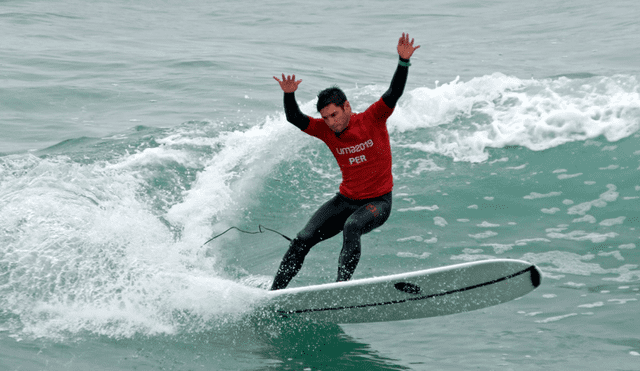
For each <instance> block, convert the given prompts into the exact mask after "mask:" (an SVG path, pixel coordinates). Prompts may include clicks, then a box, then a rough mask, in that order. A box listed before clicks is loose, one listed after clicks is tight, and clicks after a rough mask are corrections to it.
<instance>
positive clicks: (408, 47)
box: [382, 32, 420, 108]
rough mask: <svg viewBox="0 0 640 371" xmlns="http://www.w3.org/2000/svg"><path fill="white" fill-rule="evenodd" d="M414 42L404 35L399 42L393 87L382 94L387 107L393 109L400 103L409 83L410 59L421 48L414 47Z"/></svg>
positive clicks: (392, 80)
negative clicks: (399, 100) (398, 58)
mask: <svg viewBox="0 0 640 371" xmlns="http://www.w3.org/2000/svg"><path fill="white" fill-rule="evenodd" d="M413 42H414V40H413V39H411V41H409V34H405V33H404V32H403V33H402V36H401V37H400V39H399V40H398V57H400V60H399V61H398V67H397V68H396V72H395V73H394V74H393V78H392V79H391V85H390V86H389V89H387V91H386V92H384V94H382V100H383V101H384V103H385V104H386V105H387V107H390V108H393V107H395V106H396V103H398V99H400V97H401V96H402V93H403V92H404V87H405V85H406V83H407V76H408V75H409V66H410V65H411V63H409V59H410V58H411V56H412V55H413V52H414V51H416V49H418V48H419V47H420V45H417V46H415V47H414V46H413Z"/></svg>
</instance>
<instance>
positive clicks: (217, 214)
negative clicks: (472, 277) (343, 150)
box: [0, 0, 640, 370]
mask: <svg viewBox="0 0 640 371" xmlns="http://www.w3.org/2000/svg"><path fill="white" fill-rule="evenodd" d="M638 16H640V11H639V10H638V7H637V5H636V4H635V3H633V2H631V1H621V0H619V1H610V2H606V3H601V2H595V1H591V0H589V1H583V2H581V3H579V4H578V3H576V4H573V3H568V4H557V3H556V2H552V1H539V2H535V3H531V4H528V5H527V4H515V3H512V2H508V1H496V2H491V3H486V4H478V3H477V2H473V1H469V0H463V1H456V2H445V1H440V2H429V3H426V2H417V1H408V2H404V3H403V5H402V6H400V7H399V6H397V5H395V3H394V4H393V5H391V4H390V3H388V2H382V1H369V2H366V3H357V2H351V3H346V2H343V3H339V4H336V3H333V2H328V1H321V2H316V3H314V4H312V5H307V4H304V5H303V4H298V3H294V2H280V1H278V2H268V3H267V2H249V1H246V2H223V3H218V2H216V3H214V2H203V1H198V0H187V1H182V2H174V1H171V0H167V1H163V2H148V1H139V2H135V3H132V2H127V1H115V2H110V3H86V2H79V1H49V2H43V1H31V2H18V1H4V2H2V3H0V32H2V35H3V43H2V48H0V61H1V62H0V71H1V72H0V75H1V78H0V79H1V81H2V88H1V89H0V105H1V107H2V113H3V114H2V116H0V127H1V129H2V136H0V154H1V155H0V231H1V232H0V241H1V244H0V369H2V370H5V369H6V370H86V369H93V370H132V369H137V370H195V369H198V370H199V369H207V370H345V369H354V370H359V369H362V370H365V369H366V370H405V369H409V370H433V369H435V370H459V369H471V368H474V369H484V370H495V369H500V370H516V369H517V370H537V369H542V368H548V369H584V370H602V369H608V370H636V369H638V367H639V366H638V365H640V335H638V334H640V325H639V324H638V321H637V316H638V312H639V309H640V303H639V300H640V269H639V267H638V265H639V262H640V253H639V249H638V245H640V213H639V212H638V210H639V207H638V206H639V200H640V177H639V176H638V175H639V173H638V171H639V170H640V146H639V145H638V144H639V143H640V83H639V81H638V79H639V78H640V73H639V71H638V67H637V66H638V60H640V36H638V35H640V32H639V26H638V22H637V19H638ZM403 31H406V32H409V33H410V35H411V36H412V37H415V39H416V42H417V43H419V44H421V45H422V47H421V48H420V49H419V50H418V51H417V52H416V54H415V55H414V58H412V67H411V70H410V74H409V81H408V84H407V88H406V89H405V94H404V96H403V97H402V99H401V100H400V102H399V105H398V107H397V108H396V110H395V112H394V114H393V116H392V117H391V118H390V120H389V122H388V125H389V129H390V135H391V141H392V149H393V155H394V168H393V171H394V177H395V188H394V206H393V212H392V215H391V217H390V219H389V220H388V222H387V223H386V224H385V225H383V226H382V227H381V228H379V229H378V230H375V231H374V232H372V233H370V234H368V235H367V236H365V237H364V238H363V246H364V250H363V256H362V260H361V263H360V265H359V267H358V269H357V270H356V273H355V276H354V278H364V277H372V276H380V275H385V274H390V273H399V272H405V271H409V270H415V269H425V268H431V267H437V266H442V265H448V264H454V263H459V262H464V261H472V260H480V259H490V258H514V259H524V260H527V261H530V262H532V263H535V264H537V265H538V266H539V267H540V268H541V270H542V272H543V274H544V280H543V284H542V286H541V287H540V288H539V289H537V290H536V291H534V292H533V293H531V294H529V295H527V296H525V297H523V298H521V299H519V300H516V301H513V302H509V303H506V304H503V305H500V306H496V307H491V308H487V309H484V310H479V311H475V312H469V313H462V314H457V315H452V316H445V317H437V318H430V319H423V320H412V321H401V322H390V323H375V324H359V325H345V326H337V325H323V324H314V323H299V322H286V321H284V322H277V321H276V322H272V321H264V320H260V319H259V318H258V319H256V318H255V316H252V313H253V308H254V307H255V305H256V304H257V303H258V302H259V301H260V299H261V298H262V294H263V293H264V291H263V289H264V288H265V287H267V286H268V285H269V284H270V280H271V279H272V277H273V274H274V273H275V270H276V269H277V266H278V264H279V262H280V259H281V257H282V255H283V254H284V251H285V249H286V247H287V244H286V241H285V240H283V239H282V238H281V237H280V236H278V235H276V234H270V233H268V234H261V235H245V234H240V233H237V232H229V233H227V234H225V235H224V237H221V238H219V239H216V240H214V241H213V242H211V243H209V244H207V245H205V246H203V243H204V242H205V241H207V240H208V239H209V238H210V237H212V236H213V235H215V234H217V233H220V232H222V231H224V230H225V229H227V228H228V227H230V226H238V227H240V228H243V229H248V230H255V229H257V225H258V224H263V225H265V226H268V227H270V228H274V229H277V230H279V231H281V232H283V233H284V234H287V235H289V236H292V235H295V234H296V233H297V232H298V230H300V229H301V228H302V227H303V226H304V224H305V223H306V221H307V219H308V218H309V216H310V215H311V213H312V212H313V211H314V210H315V209H316V208H317V207H318V206H319V205H321V204H322V203H323V202H324V201H325V200H327V199H328V198H329V197H331V196H332V195H333V194H334V192H336V190H337V187H338V185H339V183H340V174H339V170H338V168H337V165H336V164H335V161H334V159H333V158H332V156H331V154H330V153H329V151H327V150H326V148H324V145H323V144H322V143H319V142H317V141H315V140H313V139H312V138H309V137H306V136H305V135H303V134H301V133H299V131H298V130H297V129H296V128H294V127H292V126H291V125H290V124H288V123H287V122H286V120H285V119H284V114H283V112H282V96H281V92H280V89H279V87H278V85H277V84H276V83H275V81H274V80H273V79H272V77H271V76H273V75H279V74H281V73H283V72H285V73H295V74H296V76H297V77H298V78H301V79H303V83H302V84H301V85H300V89H299V91H298V94H297V98H298V100H299V102H300V104H301V107H302V110H303V111H304V112H306V113H308V114H310V115H317V113H315V112H314V106H315V101H314V98H315V94H316V93H317V92H318V91H319V90H321V89H323V88H325V87H327V86H330V85H332V84H336V83H337V84H339V85H340V86H341V87H342V88H343V89H344V90H345V91H346V93H347V95H348V97H349V99H350V101H351V103H352V105H353V106H354V109H355V110H357V111H361V110H364V109H365V108H366V107H367V106H368V105H369V104H371V103H372V102H374V101H375V100H376V99H378V98H379V96H380V94H381V93H382V92H383V91H385V90H386V88H387V87H388V84H389V81H390V78H391V75H392V73H393V71H394V69H395V63H396V54H395V44H396V43H397V39H398V37H399V36H400V34H401V33H402V32H403ZM340 241H341V239H340V237H336V238H334V239H332V240H329V241H326V242H324V243H322V244H320V245H318V246H317V247H316V248H314V250H313V251H312V253H311V254H310V255H309V257H308V258H307V261H306V262H305V266H304V267H303V269H302V271H301V272H300V274H299V276H298V277H296V278H295V279H294V281H293V282H292V286H302V285H308V284H317V283H324V282H330V281H332V280H334V279H335V275H336V270H337V255H338V252H339V249H340Z"/></svg>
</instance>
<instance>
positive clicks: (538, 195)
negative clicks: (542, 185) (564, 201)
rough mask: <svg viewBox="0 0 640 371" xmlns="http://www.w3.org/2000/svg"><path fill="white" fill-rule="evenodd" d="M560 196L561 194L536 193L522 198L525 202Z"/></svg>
mask: <svg viewBox="0 0 640 371" xmlns="http://www.w3.org/2000/svg"><path fill="white" fill-rule="evenodd" d="M561 194H562V192H549V193H545V194H541V193H537V192H531V193H530V194H529V195H527V196H524V197H523V198H524V199H526V200H535V199H538V198H546V197H556V196H560V195H561Z"/></svg>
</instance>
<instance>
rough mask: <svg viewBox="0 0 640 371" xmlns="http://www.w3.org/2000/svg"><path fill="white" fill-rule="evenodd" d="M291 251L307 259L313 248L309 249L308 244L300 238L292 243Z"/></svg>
mask: <svg viewBox="0 0 640 371" xmlns="http://www.w3.org/2000/svg"><path fill="white" fill-rule="evenodd" d="M289 250H290V251H291V252H292V253H294V254H296V255H298V256H300V255H301V256H302V257H305V256H306V255H307V254H308V253H309V250H311V247H309V246H308V245H307V243H305V242H304V240H303V239H301V238H300V237H299V236H298V237H296V238H294V239H293V240H292V241H291V245H289Z"/></svg>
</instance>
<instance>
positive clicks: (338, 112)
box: [320, 102, 351, 133]
mask: <svg viewBox="0 0 640 371" xmlns="http://www.w3.org/2000/svg"><path fill="white" fill-rule="evenodd" d="M320 115H322V119H323V120H324V123H325V124H327V126H328V127H329V128H330V129H331V130H333V131H334V132H336V133H342V132H343V131H344V129H346V128H347V126H348V125H349V118H350V117H351V105H350V104H349V102H345V103H344V108H342V107H340V106H336V105H335V104H334V103H330V104H329V105H328V106H326V107H325V108H323V109H321V110H320Z"/></svg>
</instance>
